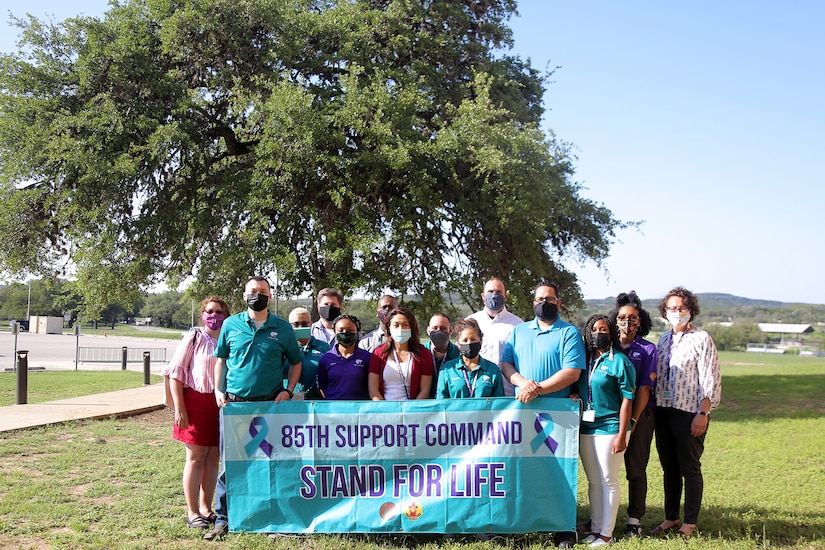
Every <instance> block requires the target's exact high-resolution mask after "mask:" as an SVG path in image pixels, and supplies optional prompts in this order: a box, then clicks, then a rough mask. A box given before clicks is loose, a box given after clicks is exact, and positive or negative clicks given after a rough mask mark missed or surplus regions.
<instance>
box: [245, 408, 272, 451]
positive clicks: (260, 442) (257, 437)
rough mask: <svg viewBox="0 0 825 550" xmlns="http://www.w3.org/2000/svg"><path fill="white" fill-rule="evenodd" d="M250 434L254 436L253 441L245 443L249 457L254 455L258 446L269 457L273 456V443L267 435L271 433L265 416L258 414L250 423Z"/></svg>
mask: <svg viewBox="0 0 825 550" xmlns="http://www.w3.org/2000/svg"><path fill="white" fill-rule="evenodd" d="M258 428H260V430H258ZM249 435H251V436H252V441H250V442H249V443H247V444H246V445H244V450H245V451H246V456H247V457H250V456H252V454H253V453H254V452H255V451H256V450H257V448H258V447H260V448H261V450H262V451H263V452H264V454H265V455H266V456H267V457H272V445H271V444H270V443H269V441H267V440H266V436H268V435H269V426H267V425H266V420H264V417H263V416H256V417H255V418H253V419H252V422H250V423H249Z"/></svg>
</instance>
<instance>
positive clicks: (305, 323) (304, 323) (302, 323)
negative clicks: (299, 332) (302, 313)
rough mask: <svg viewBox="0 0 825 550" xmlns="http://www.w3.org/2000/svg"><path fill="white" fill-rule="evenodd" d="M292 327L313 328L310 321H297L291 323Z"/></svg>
mask: <svg viewBox="0 0 825 550" xmlns="http://www.w3.org/2000/svg"><path fill="white" fill-rule="evenodd" d="M290 325H292V326H293V327H295V328H298V327H309V326H312V324H311V323H310V322H309V321H295V322H294V323H290Z"/></svg>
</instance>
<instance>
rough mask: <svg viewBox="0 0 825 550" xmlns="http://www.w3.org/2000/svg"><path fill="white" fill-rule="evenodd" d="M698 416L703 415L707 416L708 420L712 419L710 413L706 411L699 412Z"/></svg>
mask: <svg viewBox="0 0 825 550" xmlns="http://www.w3.org/2000/svg"><path fill="white" fill-rule="evenodd" d="M696 414H701V415H702V416H707V417H708V418H710V413H706V412H705V411H699V412H698V413H696Z"/></svg>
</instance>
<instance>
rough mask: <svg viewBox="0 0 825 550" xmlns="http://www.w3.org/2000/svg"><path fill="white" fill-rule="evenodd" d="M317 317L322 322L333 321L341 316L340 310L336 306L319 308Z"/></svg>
mask: <svg viewBox="0 0 825 550" xmlns="http://www.w3.org/2000/svg"><path fill="white" fill-rule="evenodd" d="M318 315H320V316H321V319H323V320H324V321H334V320H335V319H337V318H338V316H340V315H341V308H340V307H337V306H319V307H318Z"/></svg>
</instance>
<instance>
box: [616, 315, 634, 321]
mask: <svg viewBox="0 0 825 550" xmlns="http://www.w3.org/2000/svg"><path fill="white" fill-rule="evenodd" d="M616 320H617V321H630V322H633V323H635V322H638V321H639V318H638V317H637V316H636V315H619V316H618V317H616Z"/></svg>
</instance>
